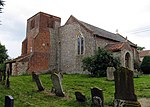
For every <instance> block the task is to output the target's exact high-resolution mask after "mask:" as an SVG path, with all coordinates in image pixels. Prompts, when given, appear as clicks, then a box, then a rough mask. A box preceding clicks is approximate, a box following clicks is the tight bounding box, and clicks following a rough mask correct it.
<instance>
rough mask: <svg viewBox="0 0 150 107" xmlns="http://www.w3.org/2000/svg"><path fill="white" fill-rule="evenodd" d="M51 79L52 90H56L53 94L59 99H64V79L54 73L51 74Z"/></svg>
mask: <svg viewBox="0 0 150 107" xmlns="http://www.w3.org/2000/svg"><path fill="white" fill-rule="evenodd" d="M51 79H52V84H53V87H52V90H54V91H53V92H54V93H55V94H56V96H59V97H64V96H65V95H64V92H63V88H62V82H61V81H62V80H61V79H62V78H61V77H60V75H58V74H56V73H52V74H51Z"/></svg>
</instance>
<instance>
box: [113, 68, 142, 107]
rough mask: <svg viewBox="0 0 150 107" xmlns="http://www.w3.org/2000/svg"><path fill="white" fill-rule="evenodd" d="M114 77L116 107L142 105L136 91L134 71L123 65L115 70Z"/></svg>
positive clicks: (137, 106) (138, 106) (136, 106)
mask: <svg viewBox="0 0 150 107" xmlns="http://www.w3.org/2000/svg"><path fill="white" fill-rule="evenodd" d="M114 77H115V95H114V96H115V100H114V107H123V106H125V107H140V106H141V105H140V103H139V102H138V101H137V97H136V95H135V93H134V83H133V71H131V70H129V69H128V68H124V67H121V68H119V69H117V70H116V71H115V72H114ZM131 105H132V106H131Z"/></svg>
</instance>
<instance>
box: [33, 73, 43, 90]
mask: <svg viewBox="0 0 150 107" xmlns="http://www.w3.org/2000/svg"><path fill="white" fill-rule="evenodd" d="M32 78H33V79H34V81H35V83H36V85H37V87H38V91H44V87H43V85H42V82H41V80H40V79H39V75H36V74H35V73H34V72H32Z"/></svg>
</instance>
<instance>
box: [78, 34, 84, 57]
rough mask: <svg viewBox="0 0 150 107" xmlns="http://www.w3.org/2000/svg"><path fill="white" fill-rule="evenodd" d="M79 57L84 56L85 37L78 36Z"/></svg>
mask: <svg viewBox="0 0 150 107" xmlns="http://www.w3.org/2000/svg"><path fill="white" fill-rule="evenodd" d="M77 42H78V55H81V54H84V37H82V36H78V41H77Z"/></svg>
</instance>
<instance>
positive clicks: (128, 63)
mask: <svg viewBox="0 0 150 107" xmlns="http://www.w3.org/2000/svg"><path fill="white" fill-rule="evenodd" d="M125 67H127V68H130V54H129V53H126V55H125Z"/></svg>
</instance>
